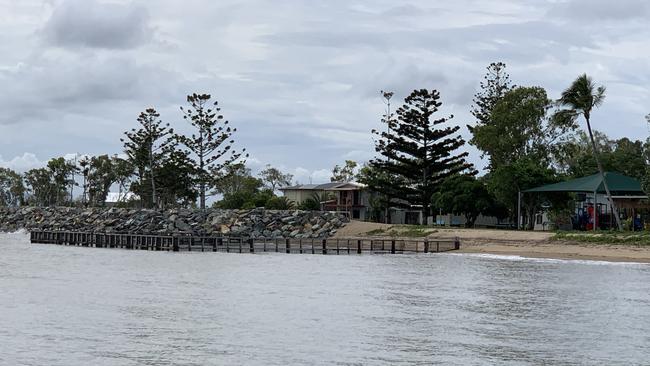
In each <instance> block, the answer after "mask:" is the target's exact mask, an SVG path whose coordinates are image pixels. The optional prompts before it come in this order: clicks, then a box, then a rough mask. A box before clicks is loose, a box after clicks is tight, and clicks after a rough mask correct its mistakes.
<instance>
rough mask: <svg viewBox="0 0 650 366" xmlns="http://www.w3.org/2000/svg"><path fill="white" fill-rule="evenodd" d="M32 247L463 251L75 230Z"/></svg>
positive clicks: (34, 237) (371, 242) (447, 246)
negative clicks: (55, 245)
mask: <svg viewBox="0 0 650 366" xmlns="http://www.w3.org/2000/svg"><path fill="white" fill-rule="evenodd" d="M30 241H31V243H33V244H58V245H71V246H83V247H94V248H120V249H134V250H153V251H173V252H180V251H192V252H225V253H269V252H275V253H287V254H289V253H299V254H362V253H370V254H400V253H439V252H446V251H451V250H458V249H460V241H459V239H458V238H455V239H430V238H414V239H374V238H329V239H298V238H245V237H236V236H210V237H203V236H191V235H187V236H178V235H177V236H163V235H136V234H116V233H111V234H107V233H88V232H72V231H32V232H31V233H30Z"/></svg>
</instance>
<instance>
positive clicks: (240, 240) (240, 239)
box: [239, 238, 242, 254]
mask: <svg viewBox="0 0 650 366" xmlns="http://www.w3.org/2000/svg"><path fill="white" fill-rule="evenodd" d="M241 242H242V238H239V253H240V254H241V249H242V248H241Z"/></svg>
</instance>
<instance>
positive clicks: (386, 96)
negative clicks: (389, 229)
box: [380, 90, 395, 224]
mask: <svg viewBox="0 0 650 366" xmlns="http://www.w3.org/2000/svg"><path fill="white" fill-rule="evenodd" d="M380 94H381V96H382V98H383V99H384V104H386V116H385V120H386V124H387V125H388V133H389V134H390V132H391V128H390V123H391V120H392V118H393V116H392V114H391V112H390V98H392V97H393V95H394V94H395V93H393V92H385V91H383V90H381V91H380ZM385 198H386V208H385V209H384V223H386V224H390V217H389V216H390V197H389V196H386V197H385Z"/></svg>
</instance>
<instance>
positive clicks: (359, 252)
mask: <svg viewBox="0 0 650 366" xmlns="http://www.w3.org/2000/svg"><path fill="white" fill-rule="evenodd" d="M357 254H361V239H358V240H357Z"/></svg>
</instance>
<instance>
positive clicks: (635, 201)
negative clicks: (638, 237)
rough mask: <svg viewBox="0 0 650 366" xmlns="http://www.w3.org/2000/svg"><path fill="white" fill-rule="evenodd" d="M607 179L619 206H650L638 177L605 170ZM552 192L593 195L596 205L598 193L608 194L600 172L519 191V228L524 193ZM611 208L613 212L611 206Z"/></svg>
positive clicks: (634, 207)
mask: <svg viewBox="0 0 650 366" xmlns="http://www.w3.org/2000/svg"><path fill="white" fill-rule="evenodd" d="M605 180H606V181H607V186H608V187H609V191H610V192H611V194H612V200H614V202H615V204H616V206H617V207H618V208H621V207H622V208H630V209H632V210H634V209H637V208H647V207H648V203H647V201H646V200H647V199H648V195H647V194H646V193H645V192H644V191H643V189H642V188H641V182H639V181H638V180H637V179H635V178H632V177H628V176H625V175H623V174H620V173H615V172H605ZM552 192H565V193H578V194H582V195H584V197H587V196H591V197H593V204H594V206H595V205H597V202H598V195H599V194H600V195H604V194H606V191H605V185H604V184H603V178H602V176H601V175H600V173H597V174H593V175H590V176H587V177H582V178H577V179H572V180H568V181H564V182H559V183H554V184H548V185H544V186H540V187H535V188H531V189H527V190H525V191H522V192H519V200H518V202H519V203H518V212H517V215H518V218H517V228H520V222H521V198H522V194H526V193H552ZM607 206H610V204H609V202H608V203H607ZM609 208H610V212H611V207H609ZM594 209H595V207H594ZM594 217H595V218H597V215H596V214H595V215H594ZM595 221H597V219H595V220H594V224H593V229H594V230H596V228H597V223H596V222H595Z"/></svg>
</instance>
